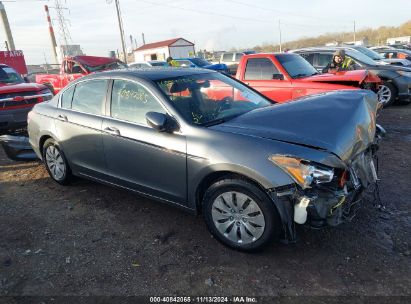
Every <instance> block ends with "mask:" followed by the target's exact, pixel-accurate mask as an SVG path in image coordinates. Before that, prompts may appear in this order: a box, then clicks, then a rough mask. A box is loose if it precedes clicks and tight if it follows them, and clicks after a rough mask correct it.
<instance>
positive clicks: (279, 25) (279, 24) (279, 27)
mask: <svg viewBox="0 0 411 304" xmlns="http://www.w3.org/2000/svg"><path fill="white" fill-rule="evenodd" d="M278 30H279V31H280V53H281V52H282V45H281V44H282V42H281V19H280V20H278Z"/></svg>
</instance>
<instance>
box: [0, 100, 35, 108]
mask: <svg viewBox="0 0 411 304" xmlns="http://www.w3.org/2000/svg"><path fill="white" fill-rule="evenodd" d="M37 102H38V98H30V99H25V100H22V101H0V109H4V108H8V107H15V106H19V107H20V106H22V107H23V106H30V105H34V104H36V103H37Z"/></svg>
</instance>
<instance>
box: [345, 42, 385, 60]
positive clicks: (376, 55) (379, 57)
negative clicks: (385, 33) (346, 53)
mask: <svg viewBox="0 0 411 304" xmlns="http://www.w3.org/2000/svg"><path fill="white" fill-rule="evenodd" d="M342 47H344V48H350V49H353V50H355V51H358V52H360V53H363V54H364V55H366V56H368V57H370V58H371V59H372V60H374V61H375V62H376V63H378V64H389V62H386V60H385V58H384V56H382V55H380V54H379V53H378V52H376V51H374V50H371V49H369V48H366V47H365V46H362V45H343V46H342Z"/></svg>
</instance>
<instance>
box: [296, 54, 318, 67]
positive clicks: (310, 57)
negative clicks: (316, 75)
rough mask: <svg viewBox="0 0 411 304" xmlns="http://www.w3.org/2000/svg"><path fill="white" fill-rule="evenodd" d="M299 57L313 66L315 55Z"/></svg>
mask: <svg viewBox="0 0 411 304" xmlns="http://www.w3.org/2000/svg"><path fill="white" fill-rule="evenodd" d="M299 55H300V56H301V57H303V58H304V59H305V60H307V61H308V62H309V63H311V64H312V65H314V58H315V54H313V53H308V54H299Z"/></svg>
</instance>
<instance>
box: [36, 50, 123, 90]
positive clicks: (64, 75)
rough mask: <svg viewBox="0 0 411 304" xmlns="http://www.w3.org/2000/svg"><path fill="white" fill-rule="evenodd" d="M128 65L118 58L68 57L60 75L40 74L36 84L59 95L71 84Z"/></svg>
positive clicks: (64, 61)
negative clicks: (85, 77) (88, 76)
mask: <svg viewBox="0 0 411 304" xmlns="http://www.w3.org/2000/svg"><path fill="white" fill-rule="evenodd" d="M124 67H126V65H125V64H124V63H122V62H121V61H120V60H118V59H117V58H111V57H97V56H75V57H66V58H64V59H63V62H62V64H61V67H60V73H59V74H38V75H36V83H41V84H44V85H45V86H47V87H48V88H49V89H50V90H51V91H52V92H53V94H57V93H58V92H59V91H60V90H61V89H62V88H64V87H65V86H66V85H67V84H68V83H69V82H71V81H73V80H75V79H77V78H80V77H83V76H85V75H88V74H90V73H95V72H100V71H105V70H113V69H119V68H124Z"/></svg>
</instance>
